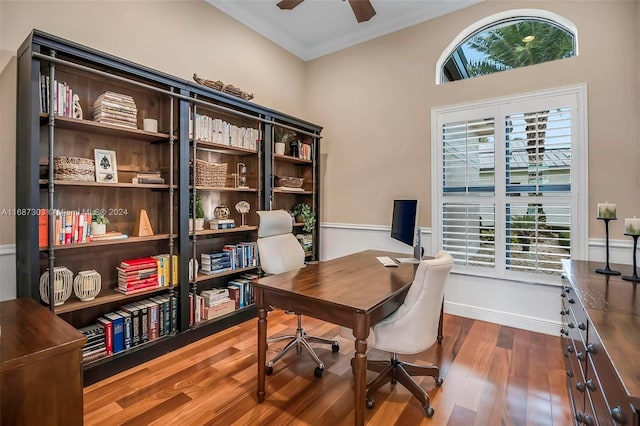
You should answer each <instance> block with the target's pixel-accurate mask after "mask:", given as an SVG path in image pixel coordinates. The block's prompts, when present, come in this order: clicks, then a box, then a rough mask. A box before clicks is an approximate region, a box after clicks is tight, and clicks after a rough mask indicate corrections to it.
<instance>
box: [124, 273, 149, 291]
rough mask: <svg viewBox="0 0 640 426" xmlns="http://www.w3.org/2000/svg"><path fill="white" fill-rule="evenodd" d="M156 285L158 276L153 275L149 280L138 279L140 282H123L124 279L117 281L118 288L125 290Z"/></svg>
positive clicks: (134, 280)
mask: <svg viewBox="0 0 640 426" xmlns="http://www.w3.org/2000/svg"><path fill="white" fill-rule="evenodd" d="M157 285H158V275H153V276H151V277H149V278H144V279H140V280H136V279H133V280H124V279H120V278H119V279H118V286H119V287H126V288H140V287H155V286H157Z"/></svg>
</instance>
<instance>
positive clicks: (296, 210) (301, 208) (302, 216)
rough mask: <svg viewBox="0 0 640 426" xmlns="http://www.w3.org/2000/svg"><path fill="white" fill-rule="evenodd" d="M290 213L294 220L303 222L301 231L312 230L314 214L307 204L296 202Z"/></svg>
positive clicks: (314, 222)
mask: <svg viewBox="0 0 640 426" xmlns="http://www.w3.org/2000/svg"><path fill="white" fill-rule="evenodd" d="M292 214H293V216H294V217H295V218H296V222H302V223H304V227H303V228H302V230H303V231H305V232H311V231H312V230H313V226H314V225H315V224H316V216H315V215H314V214H313V211H312V210H311V207H310V206H309V204H307V203H298V204H296V205H295V206H293V210H292Z"/></svg>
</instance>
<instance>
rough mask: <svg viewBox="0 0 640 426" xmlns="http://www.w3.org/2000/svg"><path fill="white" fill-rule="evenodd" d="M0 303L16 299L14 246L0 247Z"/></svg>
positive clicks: (4, 245) (5, 245)
mask: <svg viewBox="0 0 640 426" xmlns="http://www.w3.org/2000/svg"><path fill="white" fill-rule="evenodd" d="M0 277H2V280H0V301H2V300H10V299H15V298H16V245H15V244H3V245H0Z"/></svg>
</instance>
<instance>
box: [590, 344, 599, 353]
mask: <svg viewBox="0 0 640 426" xmlns="http://www.w3.org/2000/svg"><path fill="white" fill-rule="evenodd" d="M587 352H589V353H591V354H593V355H595V354H597V353H598V348H597V347H596V345H594V344H593V343H589V344H588V345H587Z"/></svg>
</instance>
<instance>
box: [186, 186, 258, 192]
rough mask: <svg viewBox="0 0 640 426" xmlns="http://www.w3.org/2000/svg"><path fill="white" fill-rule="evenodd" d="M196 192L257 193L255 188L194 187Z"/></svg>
mask: <svg viewBox="0 0 640 426" xmlns="http://www.w3.org/2000/svg"><path fill="white" fill-rule="evenodd" d="M192 188H193V187H192ZM196 190H197V191H217V192H258V190H257V189H256V188H232V187H228V186H196Z"/></svg>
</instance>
